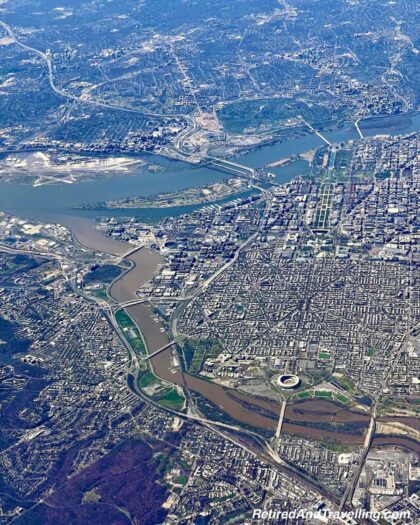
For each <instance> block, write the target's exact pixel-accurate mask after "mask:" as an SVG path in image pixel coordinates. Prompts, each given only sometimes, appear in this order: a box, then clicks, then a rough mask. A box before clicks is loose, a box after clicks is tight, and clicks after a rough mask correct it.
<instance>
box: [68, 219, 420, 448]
mask: <svg viewBox="0 0 420 525" xmlns="http://www.w3.org/2000/svg"><path fill="white" fill-rule="evenodd" d="M71 220H72V223H71V224H66V226H68V227H69V228H71V229H72V231H73V233H74V235H75V237H76V238H77V240H78V241H79V242H80V243H81V244H83V245H85V246H87V247H89V248H92V249H95V250H100V251H104V252H108V253H114V254H115V253H118V254H122V253H124V252H127V251H128V250H129V249H130V246H129V245H127V244H126V243H123V242H119V241H116V240H113V239H109V238H106V237H105V236H104V235H103V234H101V233H100V232H98V231H96V230H94V228H93V223H92V221H90V220H86V219H80V220H79V219H78V218H73V217H72V218H71ZM127 259H130V260H131V261H132V262H133V263H134V266H133V268H132V269H130V270H128V271H127V272H125V273H124V274H123V275H122V276H121V277H120V278H119V279H118V280H117V281H115V282H114V284H113V285H112V287H111V290H110V293H111V295H112V297H113V298H114V299H116V300H117V301H118V302H125V301H130V300H131V299H135V298H136V294H135V292H136V290H138V289H139V287H140V286H142V285H143V284H144V283H146V282H147V281H149V280H150V279H151V278H152V277H153V276H154V275H156V274H157V273H158V272H159V268H160V267H161V264H162V262H163V261H162V258H161V256H160V255H159V254H158V253H156V252H153V251H152V250H150V249H148V248H142V249H140V250H138V251H137V252H135V253H133V254H131V255H130V256H129V257H127ZM126 311H127V313H128V314H129V315H130V316H131V317H132V319H133V320H134V322H135V323H136V324H137V326H138V327H139V329H140V330H141V332H142V334H143V337H144V339H145V341H146V344H147V348H148V351H149V353H153V352H154V351H156V350H158V349H159V348H162V347H163V346H165V345H166V344H168V343H169V342H170V339H169V335H168V334H167V332H166V331H165V329H164V327H163V325H162V323H161V322H160V321H159V319H158V318H157V316H156V315H155V314H154V313H153V309H152V308H151V307H150V306H149V305H147V304H137V305H133V306H129V307H127V308H126ZM151 362H152V366H153V370H154V372H155V373H156V374H157V375H158V376H159V377H161V378H162V379H164V380H166V381H168V382H171V383H173V384H177V385H180V386H182V387H183V388H187V389H189V390H190V391H194V392H197V393H199V394H201V395H202V396H203V397H205V398H206V399H208V400H210V401H211V402H212V403H213V404H214V405H217V407H218V408H219V409H221V410H222V411H223V412H225V413H226V414H227V415H229V416H230V417H231V418H232V419H234V420H235V421H237V422H239V423H244V424H246V425H249V426H252V427H255V428H262V429H265V430H269V431H272V432H273V434H274V432H275V430H276V427H277V418H278V415H279V413H280V401H279V403H276V402H274V401H271V400H265V399H257V398H254V397H253V396H250V395H247V394H240V393H238V392H236V391H232V390H229V389H227V388H224V387H222V386H220V385H217V384H215V383H212V382H210V381H206V380H204V379H200V378H199V377H196V376H191V375H189V374H186V373H182V372H181V371H180V370H179V368H178V367H176V366H174V355H173V347H170V348H168V349H167V350H165V351H163V352H161V353H160V354H158V355H157V356H155V357H153V358H152V359H151ZM397 420H398V422H400V423H404V424H406V425H408V426H411V427H412V428H416V426H417V425H418V422H417V421H416V420H414V419H413V418H384V421H386V422H392V421H397ZM331 423H333V424H336V425H337V427H338V428H337V429H333V430H331V427H328V428H320V427H319V425H320V424H331ZM340 424H347V425H349V424H352V425H354V428H350V429H349V428H347V429H346V431H343V430H340V428H339V426H340ZM368 426H369V416H368V415H367V414H366V413H363V412H358V411H355V410H350V409H348V408H343V407H342V406H338V405H336V404H334V403H332V402H330V401H327V400H322V399H321V400H318V399H312V400H311V399H310V400H305V401H301V402H299V403H296V404H294V405H289V406H287V408H286V412H285V418H284V423H283V427H282V432H284V433H286V434H289V435H293V436H298V437H307V438H312V439H316V440H321V441H330V442H334V443H337V444H343V445H362V444H363V441H364V432H365V431H366V429H367V428H368ZM373 444H374V445H377V446H384V445H399V446H402V447H405V448H407V449H409V450H412V451H415V452H417V453H418V452H419V451H420V446H419V444H418V443H416V442H415V441H413V440H411V439H408V438H406V437H404V436H403V435H401V436H400V435H398V436H397V435H387V436H377V437H375V439H374V441H373Z"/></svg>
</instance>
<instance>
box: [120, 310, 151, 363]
mask: <svg viewBox="0 0 420 525" xmlns="http://www.w3.org/2000/svg"><path fill="white" fill-rule="evenodd" d="M115 319H116V321H117V323H118V326H119V327H120V328H121V330H122V332H123V334H124V336H125V338H126V339H127V341H128V342H129V343H130V345H131V346H132V348H133V349H134V350H135V351H136V352H137V353H139V354H143V355H146V354H147V351H146V347H145V345H144V342H143V338H142V336H141V334H140V331H139V329H138V328H137V326H136V325H135V323H134V321H133V320H132V319H131V317H130V316H129V315H128V314H127V313H126V312H125V311H124V310H118V312H117V313H116V314H115Z"/></svg>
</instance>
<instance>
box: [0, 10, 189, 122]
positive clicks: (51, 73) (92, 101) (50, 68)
mask: <svg viewBox="0 0 420 525" xmlns="http://www.w3.org/2000/svg"><path fill="white" fill-rule="evenodd" d="M0 26H1V27H2V28H3V29H4V30H5V31H6V33H7V34H8V36H9V37H10V38H11V40H12V41H13V43H14V44H16V45H17V46H19V47H20V48H21V49H24V50H25V51H29V52H30V53H35V54H36V55H38V56H39V57H41V58H42V60H43V61H44V62H45V63H46V65H47V68H48V82H49V84H50V87H51V89H52V90H53V91H54V92H55V93H56V94H57V95H59V96H61V97H63V98H67V99H69V100H74V101H77V102H81V103H84V104H90V105H91V106H97V107H101V108H107V109H114V110H118V111H125V112H126V113H137V114H139V115H149V116H155V117H177V118H180V119H184V120H185V121H187V123H188V124H189V125H190V126H191V123H192V120H191V118H190V117H188V116H185V115H180V114H177V113H157V112H153V111H147V110H145V109H141V110H140V109H135V108H128V107H125V106H117V105H115V104H109V103H106V102H101V101H100V100H95V99H92V98H87V97H78V96H76V95H73V94H72V93H68V92H67V91H64V90H63V89H61V88H59V87H57V85H56V83H55V79H54V67H53V64H52V61H51V58H50V57H49V56H48V55H47V54H46V53H44V52H43V51H40V50H39V49H36V48H34V47H31V46H28V45H26V44H24V43H23V42H21V41H20V40H19V39H18V38H17V37H16V35H15V33H14V32H13V29H12V28H11V27H10V26H9V25H8V24H6V23H5V22H3V21H2V20H0Z"/></svg>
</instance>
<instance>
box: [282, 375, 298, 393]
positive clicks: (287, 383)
mask: <svg viewBox="0 0 420 525" xmlns="http://www.w3.org/2000/svg"><path fill="white" fill-rule="evenodd" d="M299 383H300V379H299V378H298V376H295V375H294V374H282V375H281V376H279V377H278V379H277V384H278V385H279V387H280V388H286V389H288V390H290V389H292V388H296V387H297V386H299Z"/></svg>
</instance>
